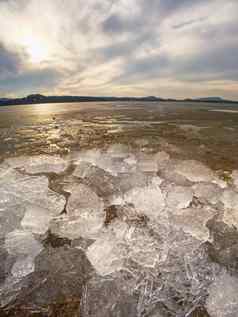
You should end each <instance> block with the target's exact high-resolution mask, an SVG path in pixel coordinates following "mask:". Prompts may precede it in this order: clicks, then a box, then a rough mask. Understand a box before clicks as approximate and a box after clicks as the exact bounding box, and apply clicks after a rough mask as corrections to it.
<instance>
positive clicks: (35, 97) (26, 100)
mask: <svg viewBox="0 0 238 317" xmlns="http://www.w3.org/2000/svg"><path fill="white" fill-rule="evenodd" d="M93 101H94V102H107V101H111V102H113V101H118V102H123V101H145V102H158V101H164V102H211V103H237V102H235V101H231V100H225V99H222V98H220V97H204V98H196V99H190V98H188V99H183V100H177V99H171V98H169V99H163V98H160V97H155V96H148V97H110V96H109V97H106V96H105V97H97V96H96V97H90V96H44V95H41V94H31V95H29V96H27V97H23V98H15V99H13V98H0V106H8V105H25V104H40V103H65V102H93Z"/></svg>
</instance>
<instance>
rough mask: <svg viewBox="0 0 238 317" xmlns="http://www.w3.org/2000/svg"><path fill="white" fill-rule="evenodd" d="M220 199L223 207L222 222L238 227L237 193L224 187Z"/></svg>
mask: <svg viewBox="0 0 238 317" xmlns="http://www.w3.org/2000/svg"><path fill="white" fill-rule="evenodd" d="M221 201H222V202H223V204H224V207H225V211H224V217H223V220H224V222H225V223H226V224H228V225H229V226H236V227H238V213H237V206H238V193H237V192H235V191H233V190H232V189H226V190H225V191H224V192H223V194H222V197H221Z"/></svg>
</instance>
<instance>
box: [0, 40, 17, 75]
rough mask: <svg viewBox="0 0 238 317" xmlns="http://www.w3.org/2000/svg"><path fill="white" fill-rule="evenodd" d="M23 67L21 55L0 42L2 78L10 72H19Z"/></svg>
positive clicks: (0, 71)
mask: <svg viewBox="0 0 238 317" xmlns="http://www.w3.org/2000/svg"><path fill="white" fill-rule="evenodd" d="M20 67H21V58H20V56H19V55H18V54H17V53H16V52H14V51H11V50H9V49H7V48H6V47H5V46H4V44H3V43H1V42H0V78H4V77H6V76H8V75H9V74H14V73H15V74H16V73H18V71H19V69H20Z"/></svg>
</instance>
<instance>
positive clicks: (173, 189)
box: [166, 186, 193, 209]
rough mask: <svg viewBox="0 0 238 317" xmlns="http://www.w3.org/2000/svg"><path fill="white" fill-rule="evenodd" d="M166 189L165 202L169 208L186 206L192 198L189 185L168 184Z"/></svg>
mask: <svg viewBox="0 0 238 317" xmlns="http://www.w3.org/2000/svg"><path fill="white" fill-rule="evenodd" d="M167 191H168V193H167V197H166V203H167V205H168V207H169V208H170V209H173V208H176V209H184V208H187V207H188V206H189V205H190V203H191V201H192V199H193V191H192V189H191V188H190V187H185V186H169V188H168V189H167Z"/></svg>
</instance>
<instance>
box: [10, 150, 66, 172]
mask: <svg viewBox="0 0 238 317" xmlns="http://www.w3.org/2000/svg"><path fill="white" fill-rule="evenodd" d="M6 161H7V163H8V164H9V165H10V166H11V167H13V168H23V169H24V170H25V171H26V172H27V173H29V174H38V173H56V174H58V173H62V172H64V170H65V169H66V168H67V166H68V163H67V162H66V161H65V160H64V159H63V158H61V157H60V156H57V155H54V156H50V155H39V156H31V157H24V156H21V157H15V158H9V159H7V160H6Z"/></svg>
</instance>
